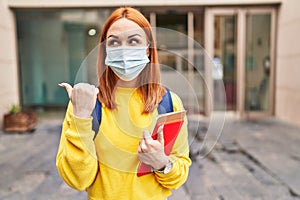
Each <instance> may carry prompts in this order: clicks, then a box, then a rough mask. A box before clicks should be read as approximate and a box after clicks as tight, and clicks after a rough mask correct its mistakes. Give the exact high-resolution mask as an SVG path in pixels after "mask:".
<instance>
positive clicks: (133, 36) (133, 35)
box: [128, 33, 142, 39]
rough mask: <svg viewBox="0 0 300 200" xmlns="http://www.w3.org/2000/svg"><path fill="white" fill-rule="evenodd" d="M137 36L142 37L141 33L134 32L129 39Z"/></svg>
mask: <svg viewBox="0 0 300 200" xmlns="http://www.w3.org/2000/svg"><path fill="white" fill-rule="evenodd" d="M135 36H139V37H142V36H141V35H140V34H138V33H136V34H133V35H130V36H128V39H129V38H132V37H135Z"/></svg>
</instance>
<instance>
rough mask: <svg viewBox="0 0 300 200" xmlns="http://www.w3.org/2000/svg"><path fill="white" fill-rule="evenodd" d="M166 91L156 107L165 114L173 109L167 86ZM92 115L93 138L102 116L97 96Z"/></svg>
mask: <svg viewBox="0 0 300 200" xmlns="http://www.w3.org/2000/svg"><path fill="white" fill-rule="evenodd" d="M166 91H167V92H166V94H165V95H164V96H163V97H162V100H161V101H160V103H159V104H158V107H157V111H158V114H165V113H169V112H173V111H174V108H173V101H172V96H171V92H170V90H169V89H168V88H166ZM92 117H93V121H92V129H93V131H94V132H95V136H94V139H95V138H96V136H97V134H98V131H99V128H100V124H101V117H102V104H101V103H100V101H99V100H98V98H97V101H96V105H95V108H94V110H93V112H92Z"/></svg>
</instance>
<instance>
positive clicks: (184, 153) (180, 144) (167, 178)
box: [155, 93, 191, 189]
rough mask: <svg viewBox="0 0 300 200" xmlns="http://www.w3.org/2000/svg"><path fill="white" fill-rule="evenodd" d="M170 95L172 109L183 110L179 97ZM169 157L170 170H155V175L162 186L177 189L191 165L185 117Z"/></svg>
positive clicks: (186, 175)
mask: <svg viewBox="0 0 300 200" xmlns="http://www.w3.org/2000/svg"><path fill="white" fill-rule="evenodd" d="M171 95H172V101H173V107H174V111H179V110H183V109H184V108H183V105H182V102H181V100H180V98H179V97H178V96H177V95H176V94H174V93H171ZM169 157H170V159H171V160H172V162H173V167H172V169H171V171H170V172H169V173H167V174H160V173H158V172H155V176H156V180H157V181H158V182H159V183H160V184H161V185H162V186H164V187H166V188H168V189H177V188H179V187H180V186H181V185H182V184H184V182H185V181H186V179H187V177H188V173H189V167H190V165H191V160H190V158H189V144H188V128H187V118H185V120H184V123H183V125H182V128H181V130H180V132H179V134H178V136H177V139H176V142H175V144H174V146H173V149H172V151H171V154H170V156H169Z"/></svg>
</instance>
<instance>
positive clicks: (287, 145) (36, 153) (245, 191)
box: [0, 116, 300, 200]
mask: <svg viewBox="0 0 300 200" xmlns="http://www.w3.org/2000/svg"><path fill="white" fill-rule="evenodd" d="M61 122H62V116H58V117H49V116H48V117H46V118H45V117H43V118H41V119H40V120H39V124H38V127H37V130H36V131H35V132H34V133H31V134H4V133H3V132H0V177H1V178H0V199H3V200H15V199H24V200H27V199H30V200H33V199H39V200H40V199H51V200H52V199H64V200H65V199H78V200H81V199H82V200H83V199H86V194H85V192H78V191H76V190H73V189H71V188H69V187H68V186H67V185H66V184H65V183H64V182H63V181H62V180H61V178H60V177H59V175H58V173H57V170H56V167H55V155H56V152H57V146H58V143H59V137H60V129H61ZM208 124H209V122H207V121H206V120H203V121H202V122H201V124H200V127H198V126H197V125H198V123H196V122H195V121H193V120H191V121H190V124H189V126H190V144H191V157H192V158H193V165H192V166H191V169H190V174H189V178H188V180H187V182H186V183H185V184H184V185H183V186H182V187H181V188H180V189H178V190H176V191H174V192H173V195H172V196H171V197H170V198H169V199H170V200H184V199H186V200H198V199H199V200H200V199H201V200H202V199H203V200H206V199H208V200H210V199H213V200H215V199H218V200H227V199H229V200H235V199H243V200H244V199H249V200H250V199H251V200H252V199H279V200H281V199H282V200H288V199H291V200H294V199H300V156H299V153H300V128H297V127H294V126H291V125H289V124H286V123H284V122H281V121H279V120H276V119H265V120H260V121H238V120H235V119H233V118H230V117H228V118H226V121H225V125H224V127H223V129H222V134H221V137H220V138H218V141H217V143H216V144H215V145H214V149H213V151H211V152H209V154H208V155H207V156H205V157H203V156H202V155H206V154H207V153H208V150H209V148H208V147H209V146H210V145H212V144H214V142H215V140H216V138H217V137H216V135H214V134H210V133H208V132H206V129H205V127H206V126H207V125H208ZM206 135H208V136H210V137H206V138H205V136H206ZM203 144H205V145H204V147H206V148H201V147H203V146H201V145H203Z"/></svg>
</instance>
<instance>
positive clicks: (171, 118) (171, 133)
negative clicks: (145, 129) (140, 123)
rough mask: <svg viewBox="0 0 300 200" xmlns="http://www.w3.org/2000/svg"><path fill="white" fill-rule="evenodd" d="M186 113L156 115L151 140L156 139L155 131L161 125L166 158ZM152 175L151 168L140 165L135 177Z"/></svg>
mask: <svg viewBox="0 0 300 200" xmlns="http://www.w3.org/2000/svg"><path fill="white" fill-rule="evenodd" d="M185 114H186V111H185V110H183V111H178V112H171V113H166V114H161V115H158V117H157V118H156V123H155V126H154V129H153V131H152V138H153V139H155V140H156V139H157V130H158V128H159V127H160V126H162V125H163V132H164V150H165V154H166V155H167V156H169V155H170V153H171V150H172V148H173V146H174V143H175V141H176V138H177V136H178V134H179V132H180V129H181V127H182V124H183V122H184V117H185ZM149 173H152V168H151V166H149V165H146V164H144V163H142V162H141V163H140V166H139V168H138V172H137V176H139V177H140V176H143V175H146V174H149Z"/></svg>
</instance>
